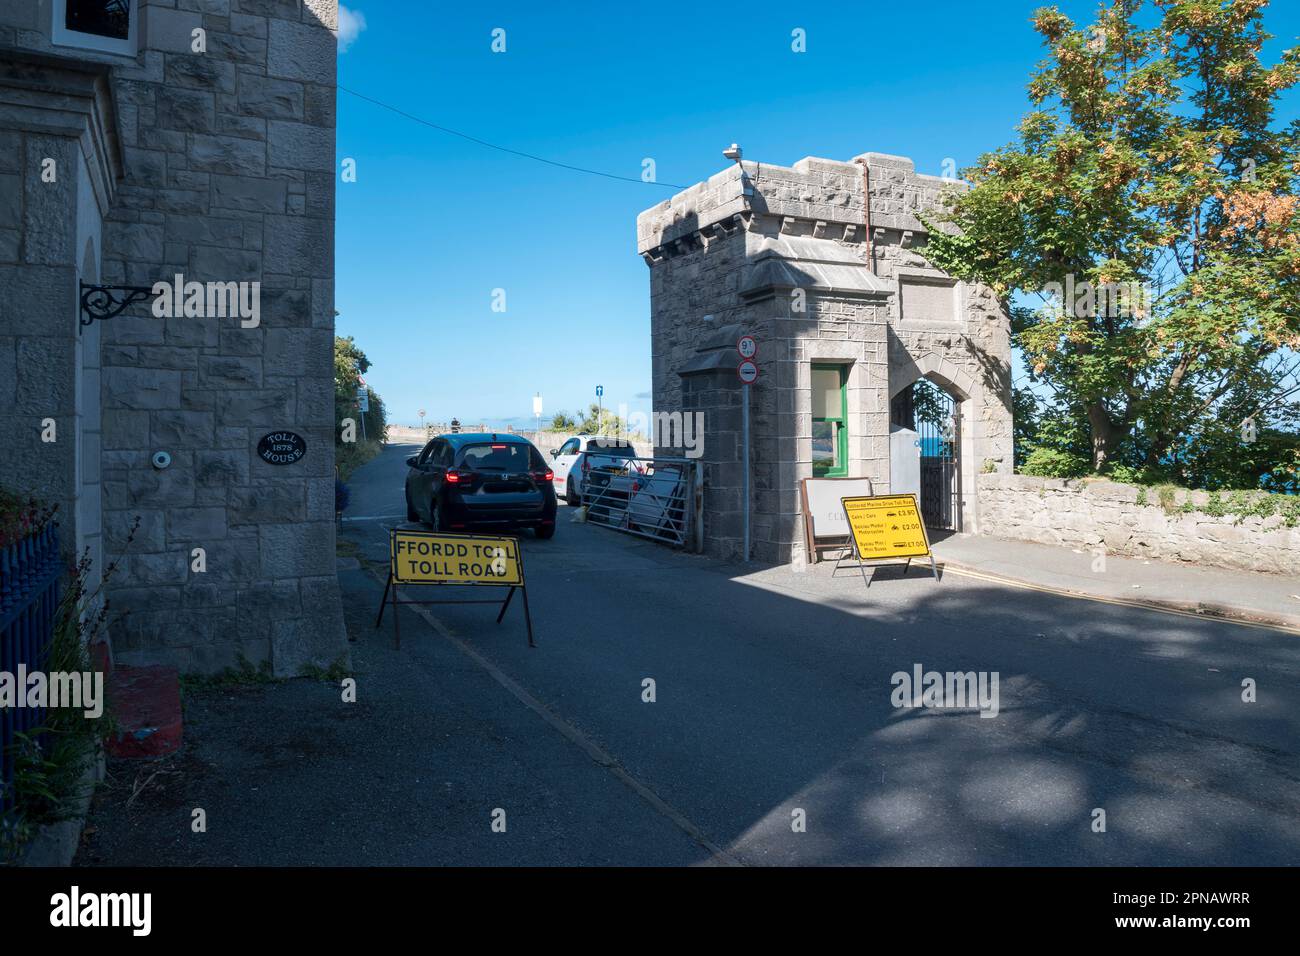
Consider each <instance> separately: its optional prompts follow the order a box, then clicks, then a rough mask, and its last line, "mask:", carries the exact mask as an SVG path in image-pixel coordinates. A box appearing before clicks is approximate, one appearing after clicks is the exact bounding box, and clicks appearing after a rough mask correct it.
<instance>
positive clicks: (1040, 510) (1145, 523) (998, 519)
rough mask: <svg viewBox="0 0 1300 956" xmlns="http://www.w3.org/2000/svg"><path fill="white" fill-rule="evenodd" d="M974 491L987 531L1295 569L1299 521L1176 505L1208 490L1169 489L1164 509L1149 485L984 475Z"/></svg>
mask: <svg viewBox="0 0 1300 956" xmlns="http://www.w3.org/2000/svg"><path fill="white" fill-rule="evenodd" d="M1144 491H1145V497H1144V495H1143V492H1144ZM979 495H980V508H981V513H982V514H983V516H984V533H985V534H988V535H990V536H993V537H998V538H1010V539H1014V540H1020V541H1035V542H1038V543H1040V544H1051V545H1060V546H1063V547H1072V548H1081V549H1084V550H1093V549H1096V548H1104V549H1105V551H1106V553H1108V554H1121V555H1130V556H1133V557H1140V558H1158V559H1161V560H1165V561H1182V562H1186V563H1190V564H1198V565H1202V566H1207V567H1218V568H1231V569H1233V570H1237V571H1266V572H1271V573H1274V574H1289V575H1300V527H1293V528H1288V527H1287V526H1286V523H1285V521H1284V519H1283V518H1282V517H1281V516H1278V515H1273V516H1270V517H1267V518H1261V517H1258V516H1247V517H1240V516H1234V515H1223V516H1215V515H1209V514H1205V513H1204V512H1200V511H1192V512H1190V513H1184V512H1182V510H1181V507H1182V506H1183V504H1184V503H1186V502H1189V501H1190V502H1191V504H1192V505H1193V506H1195V505H1202V506H1204V505H1206V504H1207V503H1208V502H1209V498H1210V496H1209V494H1208V493H1206V492H1204V491H1179V492H1176V493H1175V496H1174V498H1173V499H1172V501H1171V502H1170V507H1171V511H1166V510H1165V507H1164V505H1162V503H1161V502H1160V501H1159V499H1158V497H1157V494H1156V492H1155V491H1154V490H1152V489H1142V488H1138V487H1135V486H1133V485H1123V484H1118V483H1116V482H1112V481H1097V480H1068V479H1061V478H1035V477H1031V476H1029V475H1002V474H986V475H981V476H980V478H979ZM1143 502H1145V503H1143ZM1173 509H1179V510H1177V511H1174V510H1173Z"/></svg>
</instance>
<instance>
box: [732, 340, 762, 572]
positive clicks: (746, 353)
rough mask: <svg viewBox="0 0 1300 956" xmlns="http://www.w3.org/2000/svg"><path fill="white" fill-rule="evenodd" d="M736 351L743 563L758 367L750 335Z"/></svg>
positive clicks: (755, 348) (755, 346) (746, 558)
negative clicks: (751, 411) (751, 401)
mask: <svg viewBox="0 0 1300 956" xmlns="http://www.w3.org/2000/svg"><path fill="white" fill-rule="evenodd" d="M736 351H737V352H739V353H740V359H741V362H740V364H739V365H738V366H736V376H737V377H738V378H739V379H740V447H741V455H742V456H743V467H742V468H741V475H742V476H743V479H742V480H743V490H742V494H743V495H744V498H745V508H744V511H743V514H744V527H745V561H747V562H748V561H749V386H751V385H753V384H754V383H755V382H757V381H758V366H757V365H755V364H754V361H753V359H754V357H755V356H756V355H758V343H757V342H756V341H754V337H753V336H752V335H742V336H741V337H740V339H739V340H738V341H737V342H736Z"/></svg>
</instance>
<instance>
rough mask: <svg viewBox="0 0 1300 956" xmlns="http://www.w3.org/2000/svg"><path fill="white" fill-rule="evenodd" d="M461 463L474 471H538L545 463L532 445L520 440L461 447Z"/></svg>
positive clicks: (543, 467)
mask: <svg viewBox="0 0 1300 956" xmlns="http://www.w3.org/2000/svg"><path fill="white" fill-rule="evenodd" d="M460 460H461V464H462V465H463V466H464V467H466V468H470V469H473V470H475V471H540V470H545V468H546V465H545V464H544V463H543V461H542V456H541V455H539V454H538V453H537V449H535V448H533V446H532V445H525V444H523V443H521V442H483V443H482V444H481V445H466V446H465V447H464V448H463V449H461V457H460Z"/></svg>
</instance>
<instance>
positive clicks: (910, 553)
mask: <svg viewBox="0 0 1300 956" xmlns="http://www.w3.org/2000/svg"><path fill="white" fill-rule="evenodd" d="M841 500H842V502H843V504H844V515H845V517H846V518H848V521H849V529H850V530H851V532H852V534H853V542H854V544H855V545H856V546H857V549H858V557H859V559H861V560H863V561H877V560H880V559H882V558H923V557H926V556H928V555H929V554H930V541H929V538H927V537H926V534H925V524H924V523H923V522H922V521H921V510H920V509H919V508H917V506H916V496H915V495H872V496H870V497H860V498H843V499H841Z"/></svg>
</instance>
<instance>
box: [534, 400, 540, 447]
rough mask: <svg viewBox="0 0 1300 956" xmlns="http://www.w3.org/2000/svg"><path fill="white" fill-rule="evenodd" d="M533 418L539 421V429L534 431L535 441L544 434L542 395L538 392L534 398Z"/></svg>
mask: <svg viewBox="0 0 1300 956" xmlns="http://www.w3.org/2000/svg"><path fill="white" fill-rule="evenodd" d="M533 418H534V419H536V421H537V427H536V428H535V429H534V431H535V434H534V435H533V438H534V440H536V439H537V438H538V436H540V435H541V433H542V393H541V392H538V393H537V394H536V395H534V396H533Z"/></svg>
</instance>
